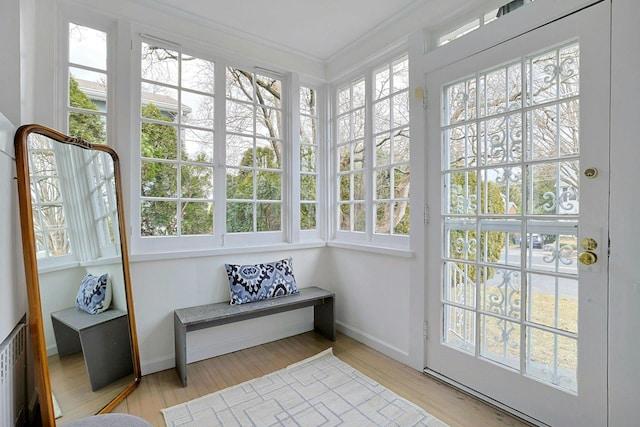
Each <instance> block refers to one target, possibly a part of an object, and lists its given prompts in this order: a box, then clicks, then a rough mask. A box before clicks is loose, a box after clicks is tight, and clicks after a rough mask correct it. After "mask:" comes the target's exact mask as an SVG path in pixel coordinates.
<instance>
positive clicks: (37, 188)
mask: <svg viewBox="0 0 640 427" xmlns="http://www.w3.org/2000/svg"><path fill="white" fill-rule="evenodd" d="M28 146H29V150H28V151H29V154H28V155H29V170H30V171H31V177H30V180H31V205H32V212H33V226H34V237H35V244H36V255H37V258H38V259H51V258H58V257H62V256H67V255H70V254H71V242H70V239H69V229H68V228H69V226H68V223H67V220H66V215H65V212H64V210H65V209H64V200H63V197H62V193H61V191H60V178H59V174H58V166H57V164H56V162H55V155H54V149H53V146H52V145H51V142H50V140H49V139H47V138H45V137H41V136H39V135H36V134H33V135H31V136H30V138H29V143H28Z"/></svg>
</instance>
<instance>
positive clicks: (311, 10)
mask: <svg viewBox="0 0 640 427" xmlns="http://www.w3.org/2000/svg"><path fill="white" fill-rule="evenodd" d="M149 3H153V4H156V5H158V6H160V7H162V8H164V9H167V10H171V11H173V12H179V13H180V14H182V15H186V16H190V17H191V18H194V19H197V20H200V21H202V20H204V21H205V22H206V23H207V24H208V25H211V26H214V27H216V28H219V29H223V30H225V31H229V32H232V33H235V34H237V35H240V36H244V37H246V38H249V39H254V40H255V39H258V40H261V41H262V42H264V43H267V44H272V45H276V46H278V47H280V48H283V49H285V50H288V51H291V52H294V53H296V54H301V55H306V56H308V57H310V58H313V59H316V60H320V61H327V60H329V59H330V58H331V57H332V56H334V55H336V54H337V53H339V52H340V51H341V50H343V49H345V48H346V47H348V46H349V45H351V44H353V43H355V42H357V41H359V40H361V39H362V38H364V37H366V36H367V35H369V34H371V33H372V32H374V31H376V30H377V29H380V28H381V27H384V26H385V25H388V24H390V23H392V22H393V21H395V20H398V19H400V18H402V17H404V16H406V15H408V14H410V13H411V12H412V11H414V10H415V9H416V8H418V7H420V6H424V5H425V4H427V3H435V1H434V0H268V1H260V0H189V1H181V2H176V1H175V0H147V4H149Z"/></svg>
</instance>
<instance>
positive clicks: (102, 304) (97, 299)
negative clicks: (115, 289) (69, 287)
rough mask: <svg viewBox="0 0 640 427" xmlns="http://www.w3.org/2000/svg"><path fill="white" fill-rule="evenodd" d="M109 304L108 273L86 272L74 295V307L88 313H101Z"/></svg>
mask: <svg viewBox="0 0 640 427" xmlns="http://www.w3.org/2000/svg"><path fill="white" fill-rule="evenodd" d="M110 305H111V285H110V283H109V276H108V274H106V273H105V274H103V275H102V276H100V277H98V276H94V275H91V274H87V275H86V276H84V278H83V279H82V282H81V283H80V289H78V295H77V296H76V307H78V308H79V309H80V310H82V311H86V312H87V313H89V314H97V313H102V312H103V311H105V310H106V309H108V308H109V306H110Z"/></svg>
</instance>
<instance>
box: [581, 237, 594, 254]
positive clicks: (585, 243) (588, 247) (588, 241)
mask: <svg viewBox="0 0 640 427" xmlns="http://www.w3.org/2000/svg"><path fill="white" fill-rule="evenodd" d="M580 246H582V249H584V250H585V251H593V250H595V249H596V248H597V247H598V242H596V240H595V239H592V238H591V237H585V238H584V239H582V240H580Z"/></svg>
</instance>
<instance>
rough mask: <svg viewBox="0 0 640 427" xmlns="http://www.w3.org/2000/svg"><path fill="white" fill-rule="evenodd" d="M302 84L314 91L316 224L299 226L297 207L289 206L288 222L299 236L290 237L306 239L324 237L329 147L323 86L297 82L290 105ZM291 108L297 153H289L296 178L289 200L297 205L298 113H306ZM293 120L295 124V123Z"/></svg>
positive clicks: (299, 172)
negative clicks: (290, 217) (307, 226)
mask: <svg viewBox="0 0 640 427" xmlns="http://www.w3.org/2000/svg"><path fill="white" fill-rule="evenodd" d="M302 88H306V89H311V90H314V91H315V94H316V114H315V119H316V120H317V126H316V135H315V138H316V144H315V149H316V165H315V167H316V172H315V175H316V199H315V204H316V228H315V229H309V230H303V229H302V228H301V226H300V217H299V210H298V209H295V208H294V209H293V210H292V212H293V215H294V218H292V219H293V221H292V224H293V225H295V226H294V234H295V230H299V233H300V234H299V236H298V237H297V238H295V237H293V238H292V241H310V240H321V239H324V236H325V224H326V221H325V216H326V215H325V212H326V206H327V205H326V200H327V199H326V197H325V181H326V177H327V176H328V175H327V173H326V170H327V169H326V167H325V166H326V154H327V152H328V151H329V147H328V144H326V141H327V138H326V132H325V126H324V124H325V123H326V120H325V117H326V116H325V114H324V112H325V111H326V103H325V102H324V101H325V100H326V97H325V96H323V95H324V93H325V89H326V88H325V87H323V86H321V85H318V84H310V83H304V82H300V83H299V84H298V85H297V89H296V88H294V89H293V90H292V93H293V95H294V96H293V102H292V105H300V100H299V96H300V91H301V90H302ZM292 112H293V118H294V120H293V121H292V133H293V135H294V136H295V138H294V139H293V140H294V153H297V155H295V154H294V156H293V164H294V166H295V170H297V172H298V176H297V178H295V179H294V181H295V182H296V183H297V186H296V187H297V189H294V190H295V191H294V193H293V197H292V199H293V200H297V201H298V202H297V204H298V206H300V205H301V204H302V203H303V202H304V201H303V200H302V199H301V197H300V182H301V175H302V174H303V172H302V170H301V168H300V164H299V162H300V154H301V148H302V144H301V141H300V130H299V128H298V126H299V123H300V122H301V116H303V115H304V116H306V117H310V116H309V115H307V114H302V113H301V112H300V109H299V108H295V109H293V110H292ZM295 124H298V125H297V126H296V125H295Z"/></svg>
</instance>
